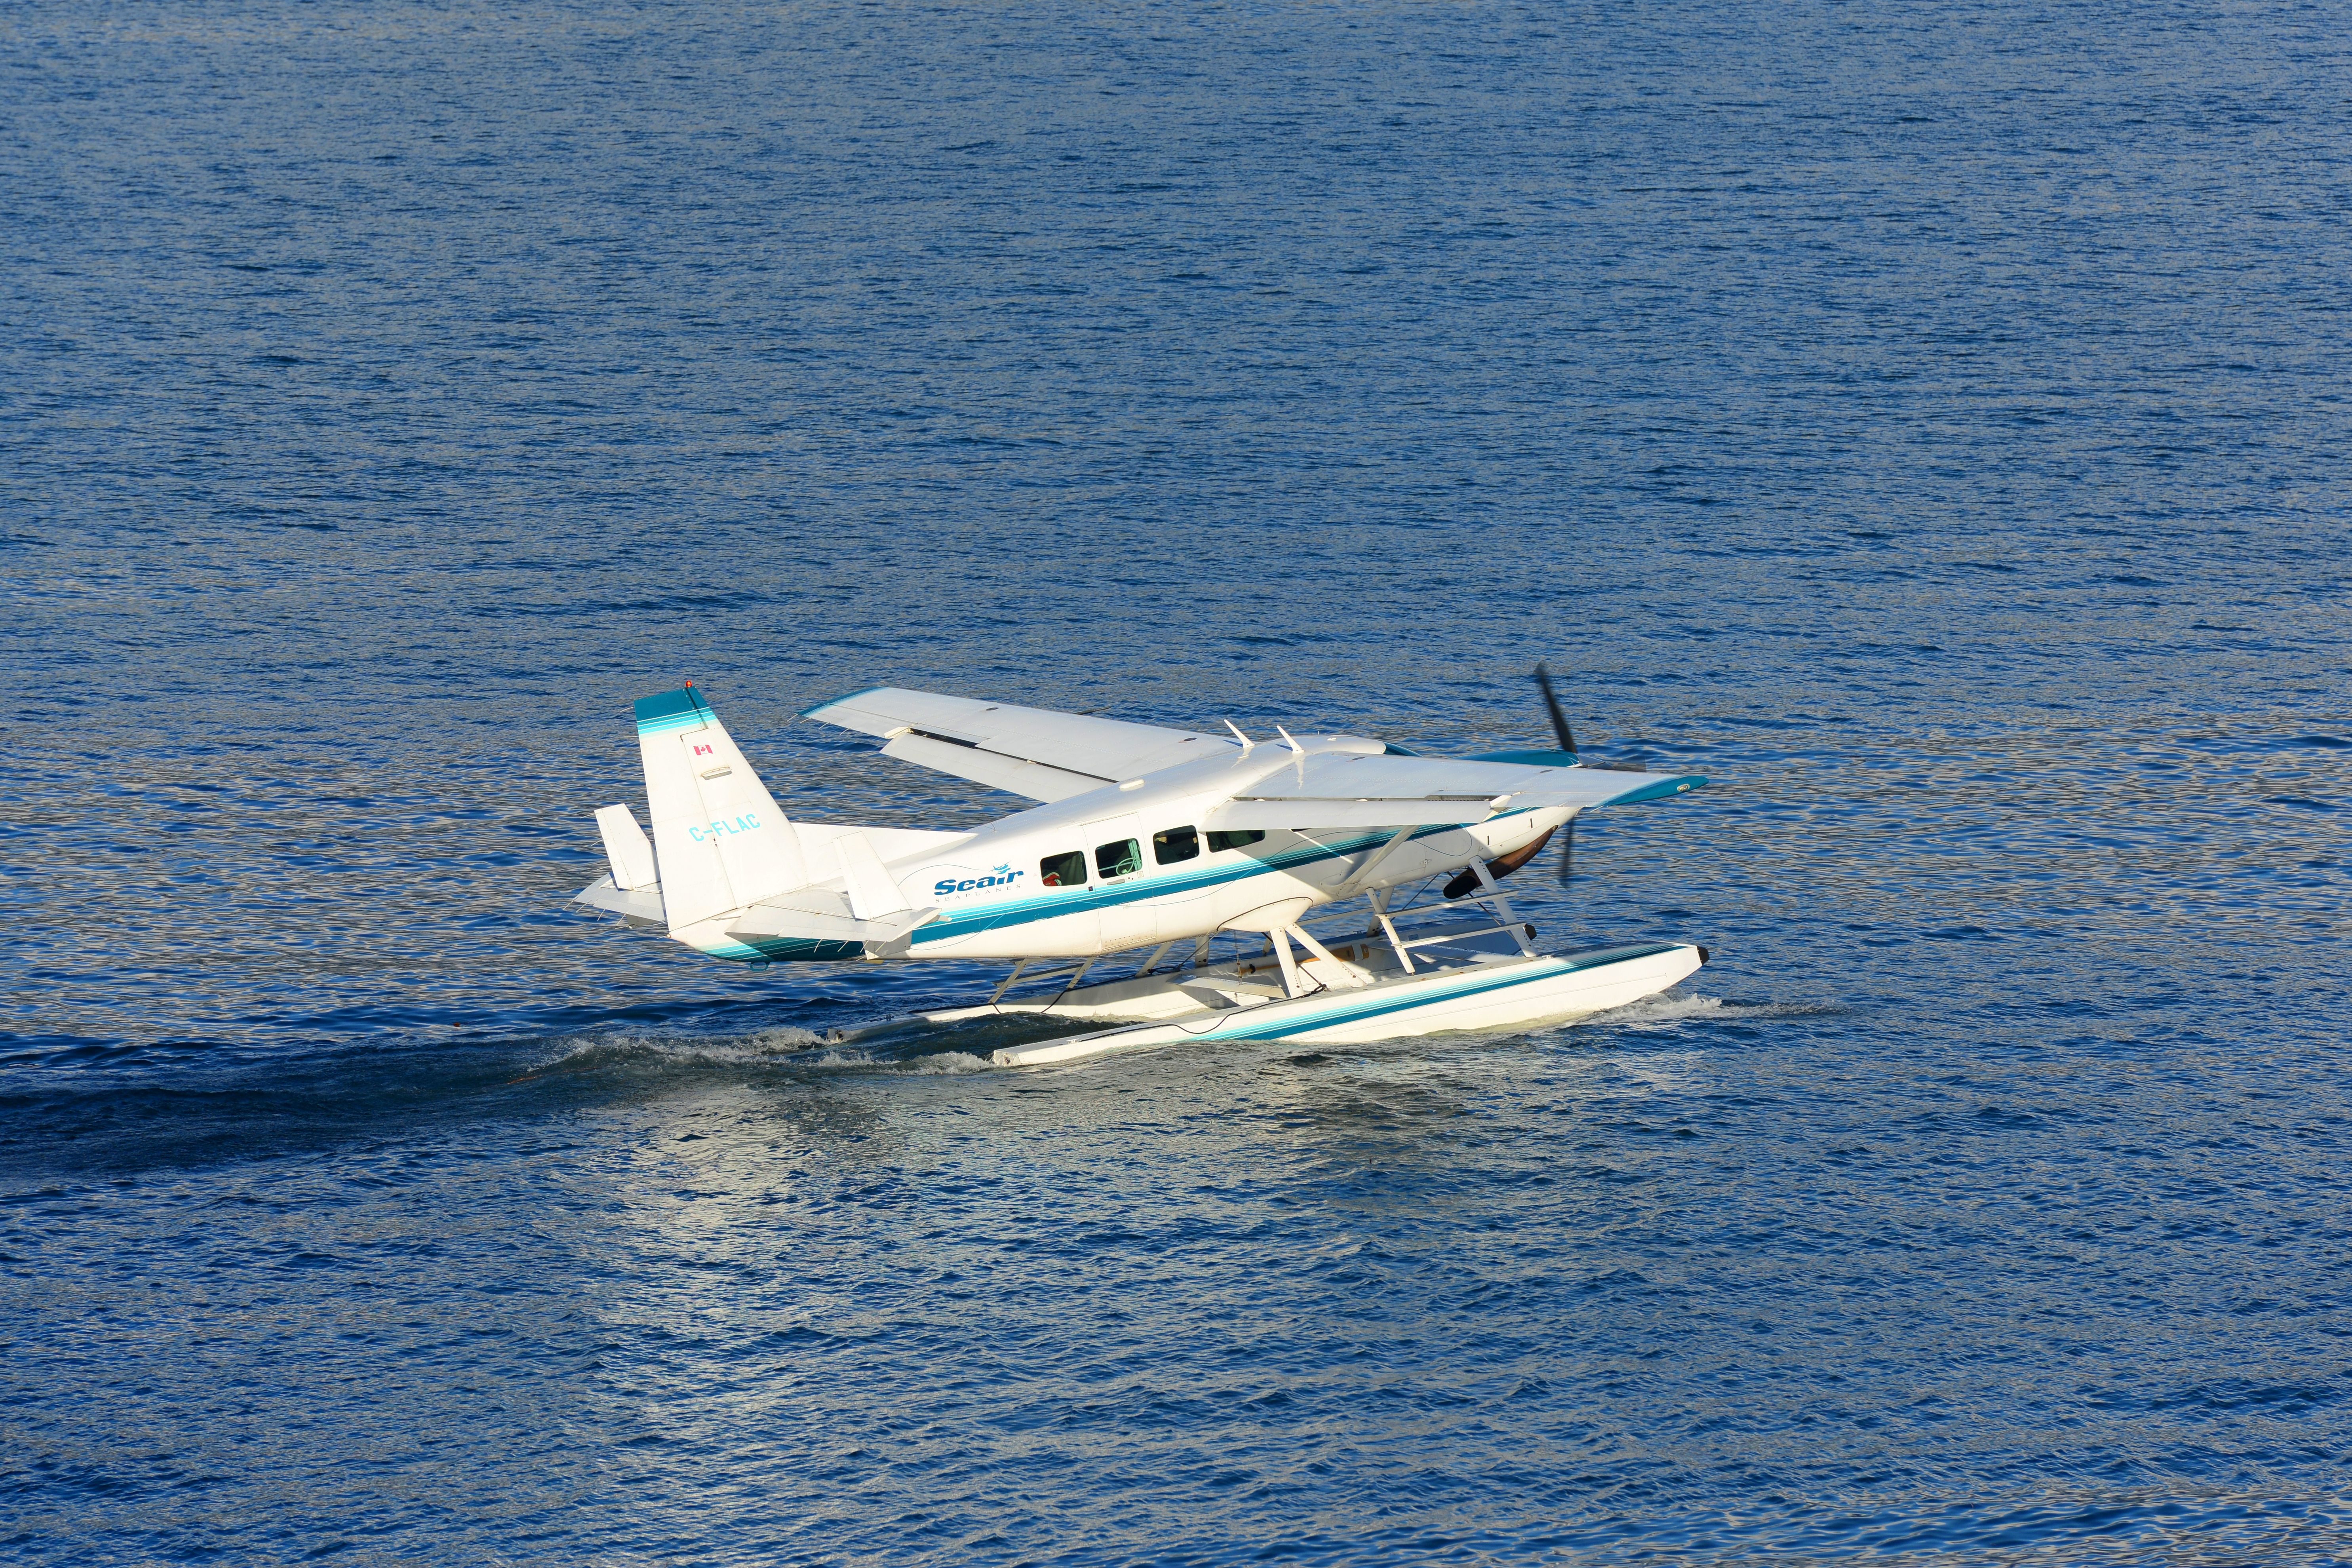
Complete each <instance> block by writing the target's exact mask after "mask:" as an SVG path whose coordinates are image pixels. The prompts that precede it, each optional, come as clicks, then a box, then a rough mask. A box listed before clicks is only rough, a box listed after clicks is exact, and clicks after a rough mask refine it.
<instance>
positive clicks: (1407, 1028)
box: [992, 942, 1706, 1067]
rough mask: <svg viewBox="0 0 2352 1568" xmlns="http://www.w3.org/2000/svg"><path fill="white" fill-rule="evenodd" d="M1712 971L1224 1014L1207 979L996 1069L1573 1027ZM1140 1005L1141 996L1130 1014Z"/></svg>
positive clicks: (1589, 978)
mask: <svg viewBox="0 0 2352 1568" xmlns="http://www.w3.org/2000/svg"><path fill="white" fill-rule="evenodd" d="M1704 962H1706V959H1705V955H1704V953H1703V952H1702V951H1701V950H1700V949H1698V948H1696V947H1690V946H1685V945H1682V944H1680V943H1666V942H1640V943H1634V944H1631V945H1628V946H1622V947H1611V948H1599V949H1593V950H1590V951H1587V952H1571V953H1564V954H1560V955H1559V956H1556V957H1553V956H1546V955H1542V954H1538V955H1535V956H1532V957H1523V956H1519V955H1516V954H1513V955H1507V956H1506V955H1499V954H1498V955H1491V956H1486V957H1483V958H1481V959H1480V960H1479V961H1477V962H1475V963H1467V964H1464V965H1461V966H1459V967H1455V968H1448V969H1438V970H1428V971H1423V973H1418V974H1409V975H1397V976H1394V977H1392V978H1390V979H1385V980H1379V979H1376V980H1372V981H1370V983H1369V984H1358V985H1355V986H1351V987H1349V988H1347V989H1338V988H1334V989H1330V990H1324V991H1318V992H1316V993H1314V994H1311V995H1306V996H1299V997H1265V998H1260V997H1255V996H1251V997H1246V998H1245V999H1244V998H1243V997H1232V998H1230V999H1228V1000H1227V1005H1223V1006H1203V1005H1201V1003H1202V1002H1204V1001H1207V1000H1208V999H1209V998H1208V997H1206V996H1197V994H1198V993H1201V992H1205V991H1209V990H1211V989H1212V988H1213V987H1214V986H1215V982H1216V980H1217V979H1218V978H1220V977H1218V976H1215V975H1213V974H1207V975H1202V976H1200V977H1199V978H1197V979H1195V980H1194V981H1193V982H1192V984H1189V985H1186V984H1174V985H1171V986H1169V987H1167V989H1169V990H1173V991H1176V992H1178V993H1179V994H1185V993H1192V994H1188V995H1186V996H1185V999H1186V1000H1187V1001H1191V1002H1192V1004H1193V1005H1192V1007H1191V1008H1189V1009H1187V1010H1186V1011H1185V1012H1183V1013H1181V1014H1180V1015H1178V1016H1174V1017H1166V1018H1154V1019H1151V1020H1150V1021H1146V1022H1140V1023H1132V1024H1127V1025H1124V1026H1120V1027H1118V1028H1112V1029H1105V1030H1101V1031H1099V1032H1097V1033H1090V1034H1084V1035H1077V1036H1073V1037H1065V1038H1062V1039H1058V1040H1044V1041H1040V1042H1038V1043H1037V1044H1035V1045H1032V1046H1012V1047H1004V1048H1003V1049H1001V1050H998V1051H995V1052H993V1053H992V1060H993V1061H995V1062H996V1064H997V1065H998V1066H1000V1067H1046V1066H1051V1065H1053V1064H1055V1063H1057V1062H1070V1061H1078V1060H1081V1059H1083V1058H1087V1057H1097V1056H1103V1055H1107V1054H1108V1053H1110V1052H1114V1051H1137V1050H1150V1049H1153V1048H1156V1047H1163V1046H1187V1045H1191V1046H1198V1045H1213V1044H1220V1043H1225V1042H1240V1041H1260V1040H1289V1041H1297V1042H1299V1043H1302V1044H1328V1045H1361V1044H1364V1043H1366V1042H1369V1041H1372V1040H1393V1039H1402V1038H1406V1037H1412V1036H1415V1035H1433V1034H1440V1033H1448V1032H1454V1031H1465V1030H1494V1029H1509V1028H1517V1027H1521V1026H1526V1025H1529V1024H1538V1023H1564V1022H1567V1021H1569V1020H1571V1019H1575V1018H1581V1017H1585V1016H1590V1015H1591V1014H1594V1013H1604V1012H1607V1011H1608V1010H1609V1009H1610V1008H1612V1007H1622V1006H1624V1005H1626V1004H1627V1003H1630V1002H1638V1001H1640V1000H1641V999H1642V998H1643V997H1644V996H1651V995H1654V994H1657V993H1658V992H1661V991H1664V990H1665V989H1666V988H1667V987H1668V986H1670V985H1672V984H1675V982H1677V981H1679V980H1681V979H1683V978H1684V977H1685V976H1686V975H1689V974H1691V973H1695V972H1696V970H1697V969H1698V967H1699V965H1700V964H1701V963H1704ZM1143 1000H1144V999H1143V998H1141V997H1136V998H1132V999H1130V1000H1129V1003H1128V1005H1129V1006H1135V1005H1136V1004H1138V1003H1141V1002H1143ZM1136 1010H1137V1011H1142V1010H1144V1009H1143V1008H1141V1007H1137V1008H1136ZM1153 1010H1155V1011H1156V1010H1157V1009H1153Z"/></svg>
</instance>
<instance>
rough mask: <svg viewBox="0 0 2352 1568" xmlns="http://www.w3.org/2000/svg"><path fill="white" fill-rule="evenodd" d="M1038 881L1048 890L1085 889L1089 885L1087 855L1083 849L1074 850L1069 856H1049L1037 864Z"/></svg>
mask: <svg viewBox="0 0 2352 1568" xmlns="http://www.w3.org/2000/svg"><path fill="white" fill-rule="evenodd" d="M1037 880H1038V882H1039V883H1040V884H1041V885H1042V886H1045V887H1048V888H1083V887H1085V886H1086V885H1087V855H1086V851H1085V850H1083V849H1073V850H1071V851H1070V852H1069V853H1068V854H1067V855H1048V856H1046V857H1045V858H1044V859H1043V860H1040V861H1038V862H1037Z"/></svg>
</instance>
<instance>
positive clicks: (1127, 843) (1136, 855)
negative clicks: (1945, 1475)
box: [1095, 838, 1143, 878]
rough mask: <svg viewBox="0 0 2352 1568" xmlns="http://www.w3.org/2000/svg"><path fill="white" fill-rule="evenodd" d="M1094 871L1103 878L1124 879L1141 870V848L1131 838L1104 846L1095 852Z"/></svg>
mask: <svg viewBox="0 0 2352 1568" xmlns="http://www.w3.org/2000/svg"><path fill="white" fill-rule="evenodd" d="M1095 869H1096V870H1097V871H1099V872H1101V873H1102V874H1103V875H1104V876H1105V877H1107V878H1108V877H1126V876H1131V875H1132V874H1134V873H1135V872H1138V871H1140V870H1142V869H1143V846H1142V845H1140V844H1138V843H1137V842H1136V841H1135V840H1134V839H1132V838H1122V839H1120V840H1119V841H1118V843H1116V844H1106V845H1104V846H1103V847H1100V848H1099V849H1097V850H1096V851H1095Z"/></svg>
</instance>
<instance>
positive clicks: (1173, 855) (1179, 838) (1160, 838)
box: [1151, 827, 1201, 866]
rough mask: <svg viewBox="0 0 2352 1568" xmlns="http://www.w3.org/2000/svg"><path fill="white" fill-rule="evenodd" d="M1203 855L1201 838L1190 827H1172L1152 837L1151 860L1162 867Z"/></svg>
mask: <svg viewBox="0 0 2352 1568" xmlns="http://www.w3.org/2000/svg"><path fill="white" fill-rule="evenodd" d="M1200 853H1201V836H1200V835H1199V834H1198V833H1195V832H1194V831H1192V829H1191V828H1189V827H1171V828H1170V829H1168V830H1167V831H1166V832H1165V833H1155V834H1153V835H1152V836H1151V858H1153V859H1154V860H1156V861H1158V862H1159V863H1160V865H1162V866H1173V865H1174V864H1176V862H1177V861H1179V860H1190V859H1192V858H1194V857H1195V856H1197V855H1199V854H1200Z"/></svg>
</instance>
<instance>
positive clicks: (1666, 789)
mask: <svg viewBox="0 0 2352 1568" xmlns="http://www.w3.org/2000/svg"><path fill="white" fill-rule="evenodd" d="M1705 787H1706V776H1705V775H1704V774H1700V773H1675V774H1674V775H1673V776H1672V777H1670V778H1663V779H1660V780H1659V781H1658V782H1657V783H1655V784H1643V786H1642V787H1641V788H1640V789H1637V790H1635V791H1634V792H1633V794H1631V795H1619V796H1618V797H1617V798H1616V799H1615V800H1612V801H1611V802H1610V803H1609V804H1610V805H1634V804H1636V803H1637V802H1640V801H1645V800H1671V799H1673V798H1674V797H1675V795H1688V794H1689V793H1690V792H1691V791H1693V790H1695V789H1704V788H1705Z"/></svg>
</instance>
